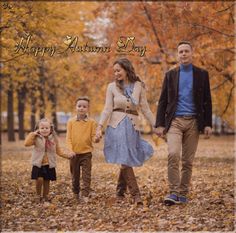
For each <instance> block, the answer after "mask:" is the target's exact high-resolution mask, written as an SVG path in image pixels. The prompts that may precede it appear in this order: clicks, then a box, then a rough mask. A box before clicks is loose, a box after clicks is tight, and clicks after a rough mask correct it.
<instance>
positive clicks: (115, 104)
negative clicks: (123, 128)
mask: <svg viewBox="0 0 236 233" xmlns="http://www.w3.org/2000/svg"><path fill="white" fill-rule="evenodd" d="M132 96H133V98H134V99H135V101H136V103H138V105H137V106H135V105H133V104H132V103H131V101H130V100H129V99H127V97H126V96H125V95H123V94H122V92H121V90H120V89H119V88H118V87H117V86H116V83H115V82H112V83H110V84H109V85H108V87H107V93H106V103H105V107H104V110H103V112H102V114H101V119H100V121H99V124H100V125H104V124H105V123H106V122H107V120H108V119H109V121H108V125H110V126H112V127H113V128H116V127H117V125H118V124H119V123H120V122H121V121H122V120H123V119H124V118H125V116H128V117H129V119H130V120H131V122H132V124H133V126H134V128H135V129H136V130H140V122H139V117H138V116H136V115H133V114H129V113H126V112H118V111H113V109H116V108H119V109H124V110H133V111H134V110H137V111H138V110H141V112H142V113H143V115H144V116H145V117H146V119H147V120H148V121H149V123H150V124H151V125H152V126H153V125H154V116H153V114H152V112H151V110H150V108H149V105H148V103H147V98H146V91H145V88H144V87H143V85H142V83H141V82H138V81H136V82H135V84H134V89H133V93H132Z"/></svg>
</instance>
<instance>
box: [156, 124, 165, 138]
mask: <svg viewBox="0 0 236 233" xmlns="http://www.w3.org/2000/svg"><path fill="white" fill-rule="evenodd" d="M164 129H165V128H164V127H162V126H160V127H157V128H153V132H154V133H155V134H156V135H157V136H158V137H161V138H163V137H164Z"/></svg>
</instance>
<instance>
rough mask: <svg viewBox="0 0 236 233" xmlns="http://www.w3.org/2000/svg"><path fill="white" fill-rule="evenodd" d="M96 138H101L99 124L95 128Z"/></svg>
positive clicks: (100, 126)
mask: <svg viewBox="0 0 236 233" xmlns="http://www.w3.org/2000/svg"><path fill="white" fill-rule="evenodd" d="M95 137H96V138H102V125H99V126H98V127H97V129H96V136H95Z"/></svg>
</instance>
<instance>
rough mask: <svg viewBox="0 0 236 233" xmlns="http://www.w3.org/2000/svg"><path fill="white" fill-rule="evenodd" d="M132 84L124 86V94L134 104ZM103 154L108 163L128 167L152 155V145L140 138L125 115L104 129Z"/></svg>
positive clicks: (141, 162)
mask: <svg viewBox="0 0 236 233" xmlns="http://www.w3.org/2000/svg"><path fill="white" fill-rule="evenodd" d="M133 87H134V86H133V85H129V86H127V87H125V90H124V94H125V95H126V97H127V98H130V100H131V102H132V103H133V104H134V105H136V103H135V100H134V99H133V98H132V96H131V94H132V91H133ZM104 140H105V142H104V155H105V159H106V161H107V162H108V163H115V164H123V165H127V166H130V167H137V166H142V165H143V163H144V161H146V160H148V159H149V158H150V157H151V156H152V155H153V152H154V151H153V148H152V146H151V145H150V144H149V143H148V142H146V141H145V140H143V139H142V138H141V135H140V132H139V131H137V130H136V129H135V128H134V127H133V125H132V122H131V121H130V119H129V117H128V116H126V117H125V118H124V119H123V120H122V121H121V122H120V123H119V124H118V126H117V127H116V128H113V127H111V126H108V127H107V129H106V131H105V139H104Z"/></svg>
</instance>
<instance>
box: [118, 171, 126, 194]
mask: <svg viewBox="0 0 236 233" xmlns="http://www.w3.org/2000/svg"><path fill="white" fill-rule="evenodd" d="M126 190H127V183H126V180H125V176H124V168H120V173H119V178H118V182H117V187H116V196H117V197H118V198H124V197H125V192H126Z"/></svg>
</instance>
